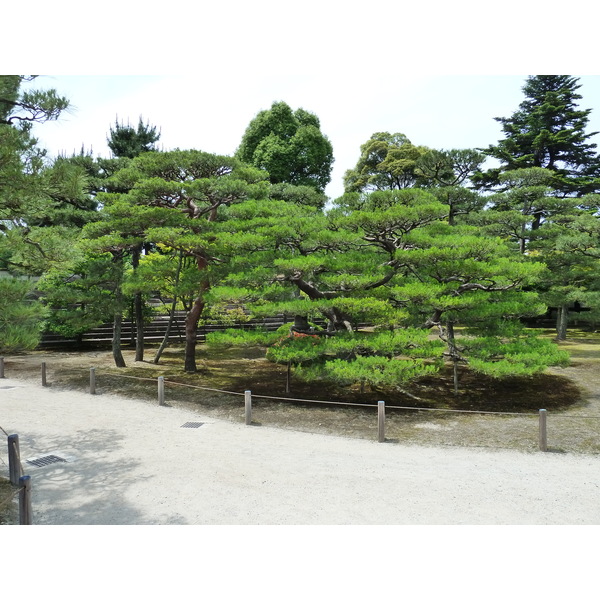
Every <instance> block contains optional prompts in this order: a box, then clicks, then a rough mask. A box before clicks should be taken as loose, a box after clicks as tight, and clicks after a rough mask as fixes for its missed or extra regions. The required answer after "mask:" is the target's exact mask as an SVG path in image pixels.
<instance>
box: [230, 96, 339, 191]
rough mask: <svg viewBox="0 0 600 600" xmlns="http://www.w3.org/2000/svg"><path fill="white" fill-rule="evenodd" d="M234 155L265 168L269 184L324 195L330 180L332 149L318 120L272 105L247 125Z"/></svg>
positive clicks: (303, 111) (300, 109)
mask: <svg viewBox="0 0 600 600" xmlns="http://www.w3.org/2000/svg"><path fill="white" fill-rule="evenodd" d="M235 156H236V157H237V158H239V159H240V160H241V161H243V162H245V163H247V164H249V165H253V166H255V167H258V168H259V169H264V170H265V171H267V172H268V173H269V179H270V181H271V183H289V184H293V185H299V186H309V187H312V188H314V189H316V190H318V191H320V192H323V190H324V189H325V187H326V186H327V184H328V183H329V181H330V180H331V168H332V166H333V148H332V146H331V142H330V141H329V140H328V139H327V136H325V135H324V134H323V133H322V132H321V125H320V122H319V118H318V117H317V116H316V115H314V114H313V113H310V112H308V111H306V110H304V109H302V108H299V109H297V110H296V111H292V109H291V108H290V107H289V106H288V105H287V104H286V103H285V102H274V103H273V105H272V106H271V108H270V109H268V110H263V111H261V112H259V113H258V115H256V117H254V119H253V120H252V121H251V122H250V124H249V125H248V127H247V129H246V131H245V133H244V136H243V138H242V141H241V143H240V146H239V148H238V149H237V151H236V153H235Z"/></svg>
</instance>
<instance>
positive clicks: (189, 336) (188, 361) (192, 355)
mask: <svg viewBox="0 0 600 600" xmlns="http://www.w3.org/2000/svg"><path fill="white" fill-rule="evenodd" d="M205 304H206V303H205V302H204V300H203V298H202V296H198V297H197V298H196V300H194V304H193V305H192V308H191V310H189V311H188V313H187V315H186V317H185V366H184V370H185V372H186V373H195V372H196V371H197V367H196V343H197V335H198V321H199V320H200V317H201V316H202V311H203V310H204V306H205Z"/></svg>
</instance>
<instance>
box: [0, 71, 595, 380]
mask: <svg viewBox="0 0 600 600" xmlns="http://www.w3.org/2000/svg"><path fill="white" fill-rule="evenodd" d="M23 81H24V79H23V78H22V77H18V76H6V77H0V267H2V268H4V269H5V270H8V271H9V273H10V275H21V274H22V275H35V276H41V280H40V281H39V282H38V283H37V285H36V288H35V290H34V291H35V294H36V295H37V296H39V295H42V296H43V298H44V302H45V305H46V308H47V309H49V310H48V311H46V310H45V309H44V310H41V307H40V306H39V304H36V303H35V299H34V296H33V295H32V293H31V292H32V290H33V288H32V286H31V283H27V284H25V283H21V282H19V281H18V280H17V279H15V278H13V277H7V278H6V280H5V281H3V282H2V284H3V286H4V287H3V295H4V296H5V298H8V299H9V300H10V302H9V304H10V306H4V305H3V310H4V311H5V313H6V314H5V315H4V317H6V318H4V320H2V322H1V323H0V335H2V336H3V344H4V345H3V346H2V347H7V348H14V347H17V346H19V345H20V346H21V347H31V346H32V344H33V345H35V340H37V336H38V335H39V329H40V323H41V322H42V321H43V320H44V319H45V320H46V322H47V323H48V324H49V326H51V327H52V328H53V329H54V330H55V331H57V332H62V333H64V334H69V335H77V334H81V333H83V332H84V331H86V330H87V329H89V328H90V327H92V326H94V325H97V324H99V323H100V321H103V320H107V317H109V316H110V318H111V319H112V321H113V325H114V331H115V332H118V330H119V329H120V323H121V320H122V319H123V317H124V315H125V314H127V311H128V310H130V308H129V307H131V306H134V311H132V312H135V316H136V321H137V322H138V333H137V338H138V339H140V338H142V339H143V330H142V329H141V323H142V322H143V316H144V314H146V313H145V312H144V311H147V310H148V308H147V307H145V303H146V300H147V298H148V297H149V296H150V294H152V295H153V296H155V297H156V296H158V297H160V298H161V299H162V300H163V302H164V303H165V305H167V304H168V310H169V312H170V314H171V315H173V314H174V311H175V310H176V308H180V309H181V308H183V309H184V310H185V311H186V314H187V317H186V344H185V350H184V353H185V356H184V369H185V370H186V371H187V372H190V373H193V372H195V371H196V343H197V338H198V326H199V323H200V320H201V319H202V318H205V317H207V316H211V317H214V318H218V319H220V320H221V321H222V322H228V321H232V320H233V318H234V317H235V318H243V319H248V318H249V317H250V316H254V317H257V318H259V317H266V316H272V315H276V314H284V315H286V316H287V317H288V318H289V322H290V325H291V326H290V325H288V326H286V327H285V328H284V329H283V330H281V331H279V332H275V333H268V332H266V331H262V330H253V331H240V330H237V331H231V332H227V333H226V334H223V335H221V336H215V337H214V338H213V340H212V341H213V343H220V344H240V343H242V344H259V345H263V346H265V350H266V356H267V357H268V358H269V359H270V360H273V361H276V362H279V363H282V364H287V365H288V367H289V370H290V372H291V371H292V369H293V371H294V373H295V375H296V376H297V377H303V378H305V379H309V380H321V379H329V380H334V381H337V382H340V383H342V384H344V385H346V384H358V385H360V386H361V387H364V386H366V385H371V386H373V387H375V388H379V387H387V388H392V389H400V390H403V389H404V388H405V384H406V383H407V382H410V381H412V380H413V379H415V378H419V377H422V376H424V375H430V374H434V373H437V372H438V371H439V370H440V369H442V368H443V367H444V366H445V365H450V366H451V367H453V372H454V378H455V389H456V390H457V389H458V385H459V378H458V371H459V367H461V366H462V368H467V369H469V370H471V371H472V372H474V373H483V374H486V375H488V376H492V377H505V376H509V375H515V374H533V373H537V372H539V371H541V370H543V369H544V368H545V367H546V366H548V365H560V364H564V361H565V354H564V353H563V352H561V351H560V349H559V347H558V346H557V345H556V344H553V343H551V342H550V341H548V340H543V339H539V338H538V337H537V336H536V335H535V334H534V333H532V332H531V331H528V330H526V329H525V327H524V319H525V318H535V317H536V316H538V315H542V314H544V313H545V312H546V311H547V309H548V307H549V306H550V307H553V308H555V309H557V310H558V314H559V315H561V316H560V319H559V322H557V331H558V332H559V334H558V338H559V339H563V338H564V332H565V330H566V326H567V324H568V316H569V313H570V311H572V310H573V308H574V307H575V306H578V307H584V308H585V310H586V311H587V313H586V314H587V315H588V317H589V318H590V319H593V318H596V317H595V315H598V314H600V286H599V284H598V281H600V278H599V273H600V270H599V269H600V266H599V265H600V261H599V260H598V258H600V255H599V254H598V245H599V243H600V239H599V237H598V222H599V219H598V215H599V207H600V202H599V201H598V195H596V192H597V191H598V181H599V174H600V167H599V165H600V163H599V160H598V156H597V155H596V154H595V151H594V148H595V145H594V144H593V143H591V141H590V138H591V136H592V135H593V134H588V133H587V132H586V131H585V126H586V124H587V120H588V116H589V110H579V109H578V108H577V106H576V102H577V101H578V100H579V99H580V96H579V95H578V94H577V93H576V90H577V89H578V85H577V79H576V78H573V77H568V76H535V77H530V78H528V79H527V82H526V85H525V87H524V93H525V96H526V99H525V101H524V102H523V103H522V104H521V105H520V107H519V110H518V111H517V112H515V113H514V114H513V115H512V117H509V118H498V120H499V121H500V122H501V123H502V125H503V131H504V133H505V136H506V139H505V140H502V141H500V142H499V143H498V144H497V145H496V146H490V147H489V148H488V149H487V150H486V151H484V152H481V151H478V150H473V149H468V148H467V149H450V150H444V149H433V148H426V147H423V146H416V145H414V144H413V143H412V142H411V141H410V140H409V139H408V138H407V137H406V136H405V135H403V134H400V133H394V134H391V133H388V132H377V133H374V134H373V135H372V136H371V138H370V139H369V140H367V142H366V143H365V144H363V145H362V146H361V148H360V156H359V159H358V161H357V164H356V166H355V168H353V169H350V170H348V171H347V172H346V174H345V177H344V184H345V193H344V194H343V195H342V196H341V197H340V198H335V199H328V198H327V197H326V195H325V194H324V189H325V186H326V185H327V184H328V183H329V181H330V173H331V167H332V163H333V151H332V146H331V143H330V142H329V140H328V139H327V137H326V136H325V135H324V134H323V133H322V132H321V130H320V122H319V119H318V117H317V116H316V115H314V114H312V113H309V112H308V111H306V110H304V109H298V110H295V111H293V110H292V109H291V108H290V107H289V106H288V105H287V104H286V103H285V102H275V103H273V105H272V107H271V108H270V109H269V110H265V111H261V112H260V113H259V114H258V115H257V116H256V118H254V119H253V120H252V121H251V123H250V124H249V126H248V128H247V129H246V131H245V132H244V134H243V136H242V141H241V144H240V146H239V147H238V149H237V151H236V152H235V154H234V155H233V156H226V155H215V154H210V153H207V152H203V151H200V150H196V149H190V150H169V151H166V152H158V151H157V149H156V146H155V143H156V141H157V140H158V139H159V135H160V134H159V133H157V131H156V127H153V126H152V127H151V126H150V125H149V124H144V123H143V122H142V121H141V119H140V122H139V124H138V127H137V129H136V128H133V127H130V126H129V125H127V126H125V125H122V124H119V123H118V122H117V123H116V124H115V127H114V128H111V131H110V133H109V136H108V142H109V147H110V149H111V151H112V153H113V157H112V158H106V159H105V158H94V157H93V156H92V155H91V153H86V152H84V150H83V148H82V151H81V153H80V154H78V155H73V156H71V157H64V156H63V157H58V158H56V159H54V160H49V159H48V157H46V156H45V153H44V151H42V150H40V149H39V148H38V147H37V144H36V142H35V140H34V139H33V138H32V136H31V124H32V123H34V122H40V121H44V120H50V119H54V118H56V117H57V116H58V115H59V113H60V111H61V110H64V108H65V107H66V106H67V105H68V102H67V101H66V100H65V99H63V98H60V97H59V96H58V95H57V94H56V92H54V91H52V92H28V93H23V92H22V91H21V90H20V87H21V84H22V82H23ZM486 156H488V157H493V158H495V159H496V160H498V161H499V162H500V166H499V167H494V168H491V169H488V170H487V171H486V170H484V166H485V163H484V160H485V158H486ZM7 319H8V320H7ZM13 323H14V324H16V325H17V326H16V327H15V328H13V327H12V324H13ZM561 332H562V333H561ZM8 340H12V341H10V343H9V341H8ZM32 340H33V341H32ZM0 345H1V344H0ZM120 345H121V344H120V336H119V335H118V334H116V335H115V337H114V338H113V352H114V356H115V363H116V364H117V365H120V366H123V365H124V361H123V360H122V355H121V353H120ZM161 348H162V346H161ZM137 350H138V351H137V352H136V359H137V360H141V359H142V356H143V348H140V347H139V346H138V348H137ZM160 351H161V350H160V349H159V351H158V352H157V356H156V358H155V360H158V358H159V356H160ZM207 351H210V346H209V347H208V350H207Z"/></svg>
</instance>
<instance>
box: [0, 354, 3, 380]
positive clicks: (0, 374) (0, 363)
mask: <svg viewBox="0 0 600 600" xmlns="http://www.w3.org/2000/svg"><path fill="white" fill-rule="evenodd" d="M0 379H4V356H0Z"/></svg>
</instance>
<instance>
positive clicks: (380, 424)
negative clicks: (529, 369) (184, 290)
mask: <svg viewBox="0 0 600 600" xmlns="http://www.w3.org/2000/svg"><path fill="white" fill-rule="evenodd" d="M104 375H107V376H109V377H118V378H124V379H133V380H137V381H148V382H152V383H156V384H157V385H158V403H159V405H160V406H165V384H169V385H173V386H182V387H187V388H193V389H197V390H202V391H208V392H216V393H221V394H230V395H235V396H244V408H245V423H246V425H250V424H251V423H252V400H253V399H264V400H271V401H281V402H301V403H308V404H311V403H312V404H320V405H323V406H347V407H359V408H376V409H377V431H378V435H377V438H378V441H379V442H384V441H385V439H386V438H385V414H386V409H387V410H395V411H419V412H435V413H463V414H480V415H494V416H513V417H536V418H537V419H538V446H539V449H540V450H541V451H542V452H547V451H548V434H547V416H548V411H547V410H546V409H543V408H542V409H539V411H538V412H531V413H526V412H502V411H486V410H466V409H451V408H428V407H414V406H395V405H387V406H386V404H385V402H384V401H379V402H378V403H377V404H363V403H353V402H337V401H329V400H314V399H308V398H290V397H286V396H265V395H260V394H252V392H251V391H250V390H246V391H245V392H234V391H230V390H222V389H217V388H211V387H205V386H199V385H193V384H189V383H182V382H178V381H169V380H166V379H165V378H164V377H163V376H159V377H158V378H151V377H138V376H134V375H121V374H118V373H104ZM1 377H4V359H3V358H1V357H0V378H1ZM41 383H42V386H47V385H48V383H47V367H46V363H45V362H42V363H41ZM89 391H90V394H95V393H96V368H95V367H91V368H90V385H89ZM552 417H553V418H554V419H593V420H598V419H600V417H597V416H588V415H557V414H553V415H552Z"/></svg>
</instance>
